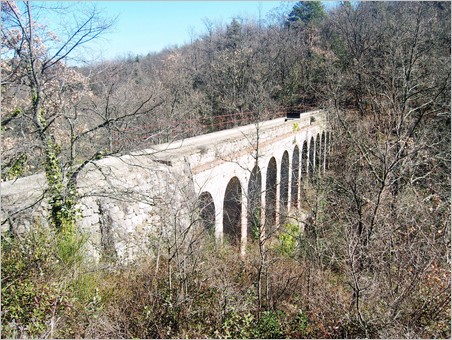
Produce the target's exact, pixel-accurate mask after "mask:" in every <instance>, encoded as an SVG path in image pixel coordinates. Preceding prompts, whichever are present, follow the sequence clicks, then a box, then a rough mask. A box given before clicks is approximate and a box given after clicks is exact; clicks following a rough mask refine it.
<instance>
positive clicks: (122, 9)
mask: <svg viewBox="0 0 452 340" xmlns="http://www.w3.org/2000/svg"><path fill="white" fill-rule="evenodd" d="M279 5H280V2H279V1H261V2H258V1H107V2H99V3H98V6H99V8H104V9H105V12H106V14H107V15H109V16H111V17H116V16H118V19H117V22H116V25H115V27H114V30H113V32H112V33H110V34H108V35H107V36H106V41H105V42H104V43H102V45H103V48H104V51H103V53H104V57H105V58H107V59H108V58H112V57H115V56H121V55H126V54H127V53H128V52H130V53H132V54H147V53H148V52H151V51H152V52H157V51H160V50H162V49H163V48H165V47H168V46H173V45H176V44H177V45H182V44H184V43H187V42H189V41H190V35H191V34H192V35H193V34H194V35H195V36H196V35H199V34H200V33H203V32H205V24H204V19H209V20H211V21H212V22H219V23H227V22H229V21H230V20H231V19H232V18H233V17H236V16H241V17H244V18H256V19H257V18H258V17H259V6H261V17H262V18H264V17H265V15H266V14H267V13H268V12H269V11H270V10H271V9H273V8H275V7H278V6H279Z"/></svg>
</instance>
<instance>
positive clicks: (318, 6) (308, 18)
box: [286, 1, 325, 27]
mask: <svg viewBox="0 0 452 340" xmlns="http://www.w3.org/2000/svg"><path fill="white" fill-rule="evenodd" d="M324 17H325V9H324V8H323V5H322V3H321V2H320V1H299V2H297V3H296V4H295V6H294V7H293V8H292V11H291V12H290V14H289V17H288V19H287V22H286V25H287V26H288V27H291V26H293V25H300V24H301V25H308V24H310V23H311V22H315V21H318V20H319V19H322V18H324Z"/></svg>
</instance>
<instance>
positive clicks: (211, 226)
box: [198, 191, 215, 234]
mask: <svg viewBox="0 0 452 340" xmlns="http://www.w3.org/2000/svg"><path fill="white" fill-rule="evenodd" d="M198 208H199V217H200V219H201V223H202V226H203V227H204V229H206V230H207V231H208V232H209V234H214V233H215V203H214V202H213V197H212V195H211V194H210V193H209V192H207V191H204V192H203V193H202V194H201V195H199V199H198Z"/></svg>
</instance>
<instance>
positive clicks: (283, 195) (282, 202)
mask: <svg viewBox="0 0 452 340" xmlns="http://www.w3.org/2000/svg"><path fill="white" fill-rule="evenodd" d="M279 188H280V190H279V214H280V221H281V223H284V220H285V218H286V216H287V212H288V205H289V153H288V152H287V151H284V154H283V156H282V159H281V181H280V185H279Z"/></svg>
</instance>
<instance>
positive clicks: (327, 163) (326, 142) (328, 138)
mask: <svg viewBox="0 0 452 340" xmlns="http://www.w3.org/2000/svg"><path fill="white" fill-rule="evenodd" d="M330 143H331V132H327V133H326V140H325V144H326V145H325V169H329V167H330V165H329V159H328V158H329V155H330V147H331V145H330Z"/></svg>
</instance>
